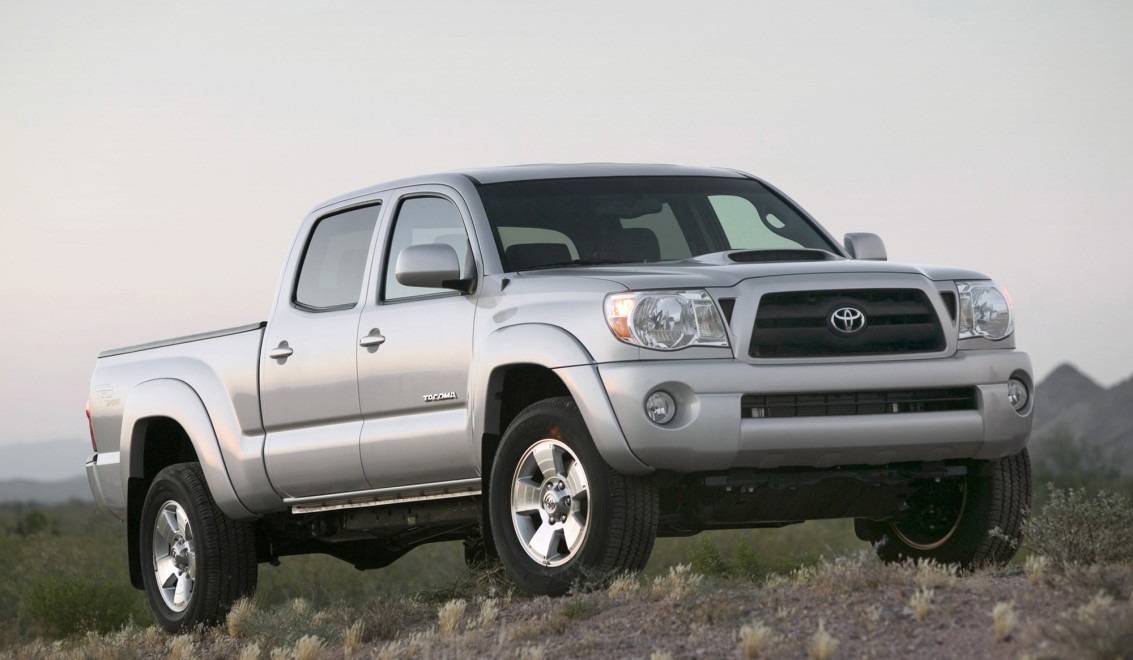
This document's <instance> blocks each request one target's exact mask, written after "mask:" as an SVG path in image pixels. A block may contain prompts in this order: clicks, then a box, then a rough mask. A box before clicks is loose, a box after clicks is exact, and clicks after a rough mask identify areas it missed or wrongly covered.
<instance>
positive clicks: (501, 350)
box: [471, 323, 653, 475]
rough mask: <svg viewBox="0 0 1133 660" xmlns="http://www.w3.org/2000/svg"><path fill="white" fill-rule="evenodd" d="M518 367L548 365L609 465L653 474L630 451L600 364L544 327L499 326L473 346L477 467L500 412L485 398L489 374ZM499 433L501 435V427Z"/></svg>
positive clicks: (568, 337) (573, 341) (572, 340)
mask: <svg viewBox="0 0 1133 660" xmlns="http://www.w3.org/2000/svg"><path fill="white" fill-rule="evenodd" d="M519 364H532V365H538V366H541V367H546V368H547V369H551V370H552V371H554V372H555V374H556V375H557V376H558V377H559V378H560V379H561V380H562V381H563V384H564V385H566V388H567V390H568V391H569V392H570V395H571V396H572V397H573V398H574V401H575V403H576V404H577V405H578V410H579V412H580V413H581V414H582V418H583V420H584V421H585V422H586V427H587V429H588V430H589V431H590V435H591V436H592V437H593V438H594V445H595V446H596V447H597V448H598V452H599V453H600V454H602V458H603V459H604V460H605V461H606V463H608V464H609V465H610V467H612V468H614V469H615V470H617V471H618V472H621V473H623V474H632V475H642V474H648V473H650V472H652V471H653V468H651V467H649V466H648V465H646V464H645V463H643V462H641V460H640V459H638V458H637V456H635V455H634V453H633V451H632V450H631V449H630V447H629V443H628V442H627V441H626V437H625V433H624V432H622V427H621V425H620V424H619V423H618V418H617V415H615V414H614V408H613V405H611V403H610V398H609V396H608V395H607V394H606V388H605V386H604V385H603V384H602V377H601V376H600V375H599V374H598V365H597V364H596V363H595V361H594V358H593V357H592V356H591V355H590V353H589V351H587V350H586V347H584V346H583V345H582V343H581V342H580V341H578V339H577V338H576V337H575V336H574V335H572V334H570V333H569V332H567V331H566V330H564V329H562V328H560V327H558V326H554V325H549V324H543V323H525V324H520V325H510V326H506V327H503V328H500V329H498V330H496V331H494V332H492V333H491V334H489V335H487V336H486V337H485V338H484V339H483V341H482V342H480V345H479V346H477V349H476V362H475V366H474V368H473V372H472V376H471V378H472V389H471V391H472V392H473V393H474V396H475V397H476V398H475V401H476V405H475V410H474V412H473V421H472V424H473V428H472V431H473V434H472V438H473V443H474V446H473V447H472V450H473V453H474V457H475V459H476V462H477V464H479V458H480V448H481V443H482V441H483V437H484V434H485V433H486V432H488V427H489V424H488V419H489V418H490V417H491V416H492V415H495V414H498V403H497V402H496V401H495V400H494V399H492V398H491V397H490V396H489V395H488V393H489V392H490V391H491V388H492V382H491V380H492V377H493V374H494V373H496V372H497V370H498V369H499V368H500V367H506V366H510V365H519ZM499 432H500V433H501V434H502V432H503V429H499ZM480 469H481V473H483V471H484V469H485V466H483V465H481V466H480Z"/></svg>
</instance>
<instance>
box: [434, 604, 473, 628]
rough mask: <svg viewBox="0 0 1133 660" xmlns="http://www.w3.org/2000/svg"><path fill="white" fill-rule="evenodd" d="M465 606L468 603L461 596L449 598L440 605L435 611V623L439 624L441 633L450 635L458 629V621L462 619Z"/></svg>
mask: <svg viewBox="0 0 1133 660" xmlns="http://www.w3.org/2000/svg"><path fill="white" fill-rule="evenodd" d="M467 607H468V603H467V602H465V600H464V599H463V598H456V599H454V600H450V601H448V602H447V603H445V604H444V605H442V606H441V609H440V610H438V611H437V625H438V626H440V630H441V634H442V635H445V636H446V637H451V636H452V635H455V634H456V633H457V631H458V630H460V622H461V620H463V619H464V610H465V609H467Z"/></svg>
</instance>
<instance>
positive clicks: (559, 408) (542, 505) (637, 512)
mask: <svg viewBox="0 0 1133 660" xmlns="http://www.w3.org/2000/svg"><path fill="white" fill-rule="evenodd" d="M488 497H489V512H490V519H491V526H492V536H493V538H494V540H495V545H496V549H497V552H498V554H499V557H500V561H501V562H502V563H503V565H504V568H505V569H506V570H507V572H508V574H509V575H510V576H511V578H512V579H513V580H514V581H515V583H516V585H517V586H518V587H519V588H520V589H521V590H522V591H524V592H526V593H529V594H545V595H550V596H557V595H561V594H564V593H566V592H567V590H569V589H570V588H571V586H572V585H574V584H575V583H576V582H583V581H586V582H596V583H603V582H605V581H606V580H607V579H608V578H609V577H610V576H613V575H615V574H617V573H621V572H624V571H640V570H641V569H642V568H644V567H645V562H646V561H647V560H648V559H649V553H650V552H652V550H653V541H654V540H655V539H656V537H657V518H658V515H659V504H658V497H657V485H656V482H655V481H654V479H653V477H652V476H651V475H650V476H644V477H634V476H627V475H623V474H620V473H618V472H615V471H614V470H613V469H611V468H610V467H609V466H608V465H607V464H606V462H605V461H604V460H602V456H601V455H600V454H599V453H598V450H597V449H596V448H595V446H594V442H593V440H592V439H591V437H590V433H589V431H587V429H586V424H585V422H584V421H583V419H582V415H581V414H579V412H578V408H577V407H576V406H575V403H574V401H573V400H572V399H570V398H565V397H564V398H557V399H544V400H542V401H539V402H537V403H534V404H532V405H531V406H529V407H528V408H527V409H525V410H524V411H523V412H522V413H520V415H519V416H518V417H516V418H515V420H514V421H512V423H511V424H510V425H509V426H508V429H507V431H505V432H504V436H503V439H502V440H501V441H500V446H499V449H498V451H497V452H496V458H495V461H494V462H493V464H492V473H491V482H490V484H489V493H488Z"/></svg>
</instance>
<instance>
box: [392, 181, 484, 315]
mask: <svg viewBox="0 0 1133 660" xmlns="http://www.w3.org/2000/svg"><path fill="white" fill-rule="evenodd" d="M431 243H441V244H444V245H449V246H451V247H452V249H453V250H454V251H455V252H456V257H457V259H458V260H459V261H460V272H461V273H462V274H463V273H468V272H469V262H470V261H471V259H472V249H471V247H470V246H469V243H468V232H467V230H466V229H465V228H464V221H463V220H462V219H461V217H460V210H459V209H457V208H456V204H453V203H452V202H451V201H449V200H447V199H445V198H444V197H410V198H409V199H406V200H405V201H403V202H402V203H401V207H400V208H398V211H397V218H396V219H395V220H394V225H393V235H392V236H391V237H390V247H389V251H388V252H387V253H386V271H385V279H384V280H383V283H384V286H383V299H384V300H387V301H389V300H398V299H402V298H416V297H419V296H429V295H433V294H437V293H453V291H452V290H451V289H432V288H427V287H419V286H405V285H404V284H402V283H401V282H398V281H397V277H396V273H395V268H396V266H397V256H398V255H399V254H401V251H402V250H404V249H405V248H407V247H409V246H410V245H428V244H431Z"/></svg>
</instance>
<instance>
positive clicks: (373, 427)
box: [357, 190, 479, 488]
mask: <svg viewBox="0 0 1133 660" xmlns="http://www.w3.org/2000/svg"><path fill="white" fill-rule="evenodd" d="M456 200H457V198H456V197H455V196H452V197H449V196H445V195H443V194H441V193H439V192H436V193H430V192H429V191H425V190H416V191H414V192H413V193H412V194H407V195H405V196H403V197H402V198H401V200H400V202H399V203H398V206H397V211H396V214H395V216H394V219H393V226H392V231H391V232H389V234H388V237H387V240H386V246H387V247H386V250H385V254H386V260H385V261H386V265H385V266H384V267H383V268H382V269H380V270H378V271H376V273H375V275H376V276H377V277H379V278H380V281H379V286H377V287H372V288H376V291H375V293H376V294H377V295H375V296H374V297H373V298H372V299H371V301H370V303H368V304H367V306H366V307H365V308H364V309H363V311H362V317H361V322H360V323H359V326H358V336H359V340H360V343H361V344H368V345H359V346H358V347H357V351H358V394H359V398H360V400H361V406H362V419H363V423H362V440H361V454H362V466H363V468H364V470H365V474H366V479H367V480H368V481H369V483H370V486H371V487H373V488H392V487H397V486H408V485H417V484H426V483H437V482H442V481H455V480H461V479H469V478H475V477H476V476H477V468H476V466H477V464H478V462H479V461H478V458H479V457H478V456H474V455H473V449H472V443H471V442H470V438H471V433H472V420H471V411H472V408H471V403H472V402H471V400H470V392H469V387H468V373H469V368H470V365H471V361H472V328H473V321H474V319H475V313H476V294H475V293H473V294H470V295H468V294H463V293H460V292H458V291H453V290H450V289H427V288H421V287H408V286H403V285H402V284H400V283H399V282H398V281H397V279H396V277H395V276H394V267H395V265H396V263H397V256H398V254H400V252H401V250H402V249H404V248H406V247H408V246H410V245H419V244H425V243H444V244H448V245H451V246H452V247H453V249H454V250H455V251H456V253H457V256H458V258H459V259H460V263H461V276H462V277H475V274H476V266H475V260H474V258H473V256H472V255H473V251H472V247H471V244H470V242H469V239H468V231H467V229H466V223H465V214H463V213H462V210H461V208H460V207H459V206H458V205H457V201H456ZM367 337H370V338H372V339H369V340H367Z"/></svg>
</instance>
